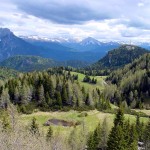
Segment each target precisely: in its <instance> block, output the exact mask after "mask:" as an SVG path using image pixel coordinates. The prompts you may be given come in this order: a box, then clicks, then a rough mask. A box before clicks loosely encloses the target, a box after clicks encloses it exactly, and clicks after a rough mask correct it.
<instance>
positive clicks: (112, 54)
mask: <svg viewBox="0 0 150 150" xmlns="http://www.w3.org/2000/svg"><path fill="white" fill-rule="evenodd" d="M145 53H149V51H148V50H146V49H144V48H141V47H138V46H134V45H122V46H120V47H119V48H116V49H114V50H112V51H109V52H108V54H107V55H106V56H105V57H103V58H102V59H100V60H99V61H98V62H97V63H95V64H93V66H92V67H93V68H92V69H96V70H97V69H105V68H107V69H115V68H118V67H123V66H124V65H126V64H128V63H131V62H132V61H133V60H135V59H136V58H139V57H140V56H141V55H143V54H145Z"/></svg>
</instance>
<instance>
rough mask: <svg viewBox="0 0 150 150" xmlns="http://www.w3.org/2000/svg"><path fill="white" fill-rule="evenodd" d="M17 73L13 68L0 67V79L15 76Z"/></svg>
mask: <svg viewBox="0 0 150 150" xmlns="http://www.w3.org/2000/svg"><path fill="white" fill-rule="evenodd" d="M18 74H19V73H18V72H17V71H15V70H13V69H8V68H5V67H0V80H5V79H9V78H11V77H16V76H17V75H18Z"/></svg>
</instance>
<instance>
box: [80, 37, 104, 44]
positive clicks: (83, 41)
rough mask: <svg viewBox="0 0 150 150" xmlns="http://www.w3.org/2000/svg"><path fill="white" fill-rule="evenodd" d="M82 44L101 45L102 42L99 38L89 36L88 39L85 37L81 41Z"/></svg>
mask: <svg viewBox="0 0 150 150" xmlns="http://www.w3.org/2000/svg"><path fill="white" fill-rule="evenodd" d="M80 44H81V45H101V42H99V41H98V40H96V39H94V38H92V37H88V38H86V39H83V40H82V41H81V42H80Z"/></svg>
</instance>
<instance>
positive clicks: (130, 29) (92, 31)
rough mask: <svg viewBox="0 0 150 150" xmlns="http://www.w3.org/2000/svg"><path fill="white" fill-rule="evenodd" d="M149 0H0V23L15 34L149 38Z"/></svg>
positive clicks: (107, 38) (113, 38) (102, 38)
mask: <svg viewBox="0 0 150 150" xmlns="http://www.w3.org/2000/svg"><path fill="white" fill-rule="evenodd" d="M149 8H150V1H149V0H132V1H131V0H121V1H120V0H108V1H105V0H101V1H100V0H72V1H70V0H51V1H50V0H38V1H37V0H36V1H35V0H32V1H30V0H26V1H20V0H13V1H11V0H1V5H0V20H1V23H0V26H2V27H8V28H10V29H11V30H12V31H13V32H15V34H17V35H39V36H45V37H65V38H66V37H71V38H73V37H75V38H79V39H82V38H85V37H88V36H91V37H95V38H97V39H100V40H127V41H128V40H131V39H132V40H136V41H140V40H144V39H145V41H148V40H150V22H149V18H150V9H149Z"/></svg>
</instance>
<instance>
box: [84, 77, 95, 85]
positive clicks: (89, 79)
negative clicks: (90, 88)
mask: <svg viewBox="0 0 150 150" xmlns="http://www.w3.org/2000/svg"><path fill="white" fill-rule="evenodd" d="M83 82H88V83H92V84H96V83H97V79H94V78H92V79H91V78H90V77H89V76H88V75H86V76H85V77H84V79H83Z"/></svg>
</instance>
